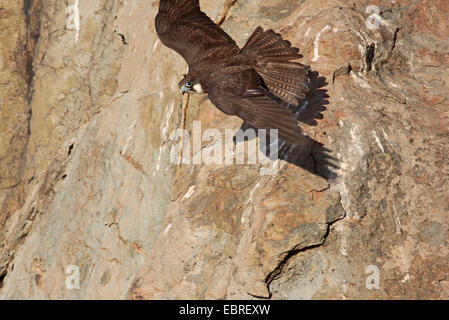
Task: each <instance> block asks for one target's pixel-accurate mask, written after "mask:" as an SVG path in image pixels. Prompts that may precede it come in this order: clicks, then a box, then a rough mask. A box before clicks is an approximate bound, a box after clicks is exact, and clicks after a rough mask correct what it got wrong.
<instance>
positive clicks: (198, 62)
mask: <svg viewBox="0 0 449 320" xmlns="http://www.w3.org/2000/svg"><path fill="white" fill-rule="evenodd" d="M156 31H157V34H158V36H159V38H160V39H161V42H162V43H163V44H164V45H166V46H167V47H169V48H171V49H173V50H175V51H176V52H178V53H179V54H180V55H181V56H182V57H183V58H184V59H185V61H186V62H187V64H188V65H189V72H188V73H187V75H186V76H185V77H184V79H182V80H181V82H180V83H179V87H180V89H181V92H182V93H183V94H185V93H187V92H196V93H207V94H208V98H209V100H210V101H211V102H212V103H213V104H214V105H215V106H216V107H217V108H218V109H220V110H221V111H222V112H224V113H225V114H227V115H236V116H238V117H240V118H241V119H243V120H244V121H246V122H248V123H249V124H251V125H252V126H253V127H255V128H258V129H278V134H279V138H281V139H282V140H284V141H286V142H287V143H289V144H292V145H293V144H295V143H296V142H297V141H298V140H299V139H300V136H301V135H302V133H301V129H300V128H299V126H298V121H297V119H296V116H295V115H294V113H293V112H292V111H291V110H290V109H287V108H286V107H284V106H282V105H281V104H279V103H278V102H277V101H276V99H275V98H276V97H277V98H279V99H281V100H283V101H285V102H286V103H288V104H290V105H293V106H298V104H299V99H303V98H304V94H305V92H307V85H308V78H307V69H306V67H305V66H304V65H302V64H300V63H297V62H293V61H292V60H295V59H298V58H301V57H302V56H301V55H300V54H299V49H297V48H294V47H292V46H291V43H290V42H289V41H286V40H283V39H282V37H281V35H279V34H277V33H275V32H274V31H273V30H268V31H264V30H263V29H262V28H261V27H258V28H257V29H256V30H255V31H254V33H253V34H252V36H251V37H250V38H249V39H248V41H247V43H246V45H245V46H244V47H243V48H242V49H240V48H239V47H238V46H237V44H236V43H235V41H234V40H233V39H232V38H231V37H230V36H229V35H228V34H227V33H226V32H224V31H223V29H221V28H220V27H219V26H218V25H217V24H215V23H214V22H213V21H212V20H211V19H210V18H209V17H208V16H207V15H206V14H205V13H204V12H202V11H201V9H200V4H199V0H160V4H159V12H158V14H157V16H156Z"/></svg>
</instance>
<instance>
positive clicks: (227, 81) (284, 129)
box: [209, 67, 303, 145]
mask: <svg viewBox="0 0 449 320" xmlns="http://www.w3.org/2000/svg"><path fill="white" fill-rule="evenodd" d="M232 69H234V70H232ZM229 71H230V72H229ZM228 72H229V73H228V74H226V71H225V74H224V75H223V76H222V77H220V78H219V79H217V81H216V82H215V83H213V84H210V87H209V99H210V100H211V101H212V103H213V104H214V105H215V106H217V107H218V109H220V110H221V111H223V112H224V113H226V114H229V115H236V116H238V117H240V118H241V119H243V120H245V121H247V122H248V123H249V124H251V125H252V126H253V127H255V128H257V129H267V130H268V129H278V135H279V138H281V139H282V140H284V141H286V142H287V143H289V144H290V145H294V144H296V143H298V142H299V141H300V139H301V138H303V134H302V131H301V128H300V127H299V126H298V121H297V120H296V116H295V115H294V114H293V112H292V111H291V110H289V109H287V108H285V107H284V106H282V105H280V104H279V103H277V102H276V101H275V100H273V99H272V98H271V97H269V96H268V95H267V90H266V89H265V88H263V87H262V86H261V83H260V78H259V75H258V74H257V73H256V71H255V70H254V69H242V68H239V67H231V68H228Z"/></svg>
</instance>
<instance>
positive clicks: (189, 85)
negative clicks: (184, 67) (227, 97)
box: [179, 74, 207, 94]
mask: <svg viewBox="0 0 449 320" xmlns="http://www.w3.org/2000/svg"><path fill="white" fill-rule="evenodd" d="M179 88H180V89H181V93H182V94H186V93H187V92H193V93H207V91H206V90H205V88H204V87H203V86H202V85H201V84H200V82H199V81H198V80H196V79H195V77H193V76H192V75H190V74H186V75H185V76H184V78H183V79H182V80H181V81H180V82H179Z"/></svg>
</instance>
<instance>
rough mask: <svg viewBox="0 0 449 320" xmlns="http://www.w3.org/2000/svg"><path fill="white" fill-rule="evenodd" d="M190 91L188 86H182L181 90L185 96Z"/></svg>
mask: <svg viewBox="0 0 449 320" xmlns="http://www.w3.org/2000/svg"><path fill="white" fill-rule="evenodd" d="M189 91H190V89H188V88H186V86H182V88H181V93H182V94H183V95H185V94H186V93H187V92H189Z"/></svg>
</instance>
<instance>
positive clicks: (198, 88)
mask: <svg viewBox="0 0 449 320" xmlns="http://www.w3.org/2000/svg"><path fill="white" fill-rule="evenodd" d="M193 90H195V92H196V93H204V90H203V87H201V84H199V83H197V84H196V85H194V86H193Z"/></svg>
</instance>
